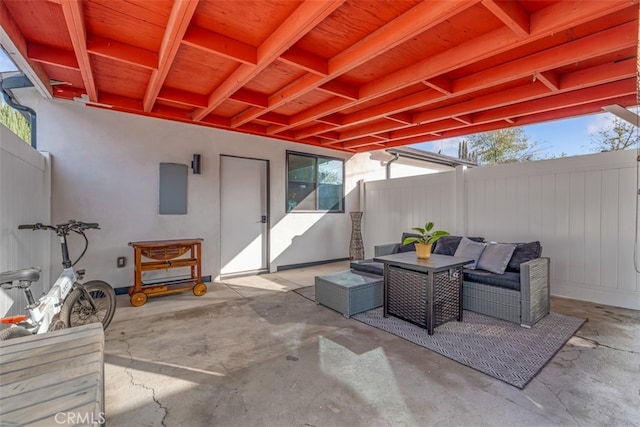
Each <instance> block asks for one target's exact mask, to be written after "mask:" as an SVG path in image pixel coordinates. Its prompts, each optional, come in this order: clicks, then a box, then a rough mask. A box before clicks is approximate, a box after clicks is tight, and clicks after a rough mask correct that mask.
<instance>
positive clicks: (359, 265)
mask: <svg viewBox="0 0 640 427" xmlns="http://www.w3.org/2000/svg"><path fill="white" fill-rule="evenodd" d="M351 269H352V270H355V271H361V272H363V273H369V274H377V275H379V276H382V275H383V274H384V264H383V263H381V262H375V261H374V260H372V259H363V260H360V261H351Z"/></svg>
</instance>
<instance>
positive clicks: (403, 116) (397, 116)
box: [387, 113, 413, 125]
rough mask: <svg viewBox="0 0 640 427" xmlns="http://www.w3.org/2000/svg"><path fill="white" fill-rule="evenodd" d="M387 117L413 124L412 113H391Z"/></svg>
mask: <svg viewBox="0 0 640 427" xmlns="http://www.w3.org/2000/svg"><path fill="white" fill-rule="evenodd" d="M387 119H390V120H395V121H396V122H398V123H404V124H406V125H411V124H413V117H412V116H411V113H397V114H391V115H389V116H387Z"/></svg>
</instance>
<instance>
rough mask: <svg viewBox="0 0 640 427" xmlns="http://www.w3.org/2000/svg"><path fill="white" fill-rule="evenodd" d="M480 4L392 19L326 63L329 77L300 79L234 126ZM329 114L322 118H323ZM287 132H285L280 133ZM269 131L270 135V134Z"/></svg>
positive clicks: (460, 0) (465, 2)
mask: <svg viewBox="0 0 640 427" xmlns="http://www.w3.org/2000/svg"><path fill="white" fill-rule="evenodd" d="M478 1H479V0H456V1H446V2H423V3H419V4H418V5H416V6H415V7H413V8H412V9H410V10H409V11H407V12H405V13H404V14H402V15H401V16H399V17H398V18H396V19H394V20H393V21H391V22H390V23H388V24H387V25H385V26H383V27H381V28H379V29H378V30H377V31H375V32H374V33H372V34H370V35H369V36H367V37H365V38H364V39H362V40H361V41H359V42H358V43H356V44H354V45H353V46H351V47H350V48H348V49H346V50H344V51H343V52H341V53H339V54H338V55H336V56H335V57H333V58H331V59H330V60H329V75H328V76H327V77H325V78H323V77H321V76H315V75H314V76H313V77H308V78H303V79H299V80H298V81H297V82H295V83H294V84H291V85H288V86H287V87H285V88H283V89H282V90H280V91H278V92H277V93H275V94H274V95H273V96H272V97H270V99H269V108H268V110H265V111H261V110H257V109H250V110H247V111H246V112H245V113H243V114H242V115H239V116H238V119H239V120H238V122H237V123H246V122H248V121H250V120H253V119H254V118H256V117H258V116H259V115H260V114H263V113H264V112H266V111H269V110H273V109H276V108H278V107H280V106H281V105H283V104H284V103H286V102H290V101H291V100H293V99H295V98H297V97H300V96H302V95H304V94H306V93H308V92H309V91H312V90H314V89H315V88H317V87H318V86H320V85H323V84H325V83H327V82H328V81H330V80H332V79H334V78H336V77H338V76H340V75H341V74H344V73H346V72H347V71H350V70H352V69H354V68H356V67H358V66H360V65H362V64H364V63H365V62H367V61H369V60H371V59H373V58H375V57H376V56H379V55H380V54H381V53H383V52H385V51H388V50H390V49H392V48H394V47H396V46H398V45H399V44H401V43H404V42H405V41H407V40H409V39H411V38H412V37H415V36H416V35H418V34H421V33H423V32H425V31H427V30H428V29H430V28H433V27H434V26H436V25H438V24H440V23H442V22H443V21H446V20H447V19H449V18H451V17H452V16H454V15H457V14H458V13H460V12H462V11H463V10H465V9H468V8H469V7H471V6H473V5H474V4H476V3H478ZM326 114H328V113H325V114H322V115H326ZM282 130H286V129H281V131H282ZM272 131H273V130H271V131H270V132H272Z"/></svg>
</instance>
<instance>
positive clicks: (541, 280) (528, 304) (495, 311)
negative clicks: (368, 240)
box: [352, 243, 550, 328]
mask: <svg viewBox="0 0 640 427" xmlns="http://www.w3.org/2000/svg"><path fill="white" fill-rule="evenodd" d="M399 247H400V244H398V243H391V244H386V245H377V246H375V256H382V255H389V254H392V253H396V252H397V251H398V248H399ZM365 261H366V260H365ZM353 267H354V263H352V268H353ZM549 268H550V259H549V258H548V257H540V258H535V259H532V260H530V261H527V262H524V263H522V264H520V290H513V289H506V288H502V287H500V286H495V285H491V284H488V283H480V282H474V281H469V280H463V283H462V292H463V299H462V306H463V308H464V309H465V310H469V311H474V312H476V313H480V314H484V315H487V316H491V317H496V318H498V319H503V320H507V321H509V322H514V323H518V324H519V325H520V326H522V327H526V328H530V327H531V326H533V325H535V324H536V323H537V322H538V321H539V320H540V319H542V318H543V317H544V316H546V315H547V314H549V311H550V302H549V297H550V291H549V277H550V274H549ZM369 272H372V271H369Z"/></svg>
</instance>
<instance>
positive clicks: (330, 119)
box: [317, 114, 343, 125]
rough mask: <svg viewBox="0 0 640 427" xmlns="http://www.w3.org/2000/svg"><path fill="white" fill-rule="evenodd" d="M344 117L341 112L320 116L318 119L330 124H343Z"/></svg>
mask: <svg viewBox="0 0 640 427" xmlns="http://www.w3.org/2000/svg"><path fill="white" fill-rule="evenodd" d="M342 117H343V116H341V115H339V114H329V115H328V116H324V117H319V118H318V120H317V121H319V122H321V123H328V124H330V125H341V124H342Z"/></svg>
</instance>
